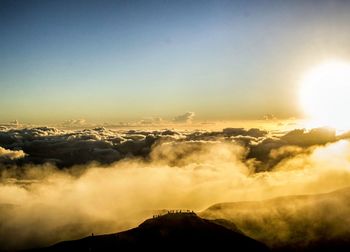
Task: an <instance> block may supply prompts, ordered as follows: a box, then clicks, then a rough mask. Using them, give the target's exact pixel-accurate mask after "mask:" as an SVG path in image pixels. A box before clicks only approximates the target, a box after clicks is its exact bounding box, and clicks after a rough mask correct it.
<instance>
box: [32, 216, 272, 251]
mask: <svg viewBox="0 0 350 252" xmlns="http://www.w3.org/2000/svg"><path fill="white" fill-rule="evenodd" d="M141 249H142V250H143V251H189V250H194V251H199V250H207V249H213V251H216V250H217V249H225V250H227V251H261V252H263V251H268V248H267V247H266V246H265V245H264V244H262V243H260V242H258V241H256V240H253V239H251V238H249V237H247V236H246V235H244V234H243V233H242V232H240V231H239V230H238V229H237V227H236V226H235V225H234V224H232V223H229V222H228V221H225V220H216V221H209V220H206V219H202V218H200V217H198V216H197V215H196V214H195V213H192V212H185V213H167V214H165V215H162V216H158V217H155V218H152V219H148V220H146V221H145V222H143V223H142V224H141V225H139V226H138V227H136V228H133V229H130V230H128V231H124V232H120V233H116V234H108V235H98V236H90V237H86V238H83V239H80V240H73V241H64V242H60V243H58V244H55V245H53V246H51V247H48V248H42V249H38V250H33V251H112V250H113V251H130V250H141ZM214 249H215V250H214Z"/></svg>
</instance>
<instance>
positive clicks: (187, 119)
mask: <svg viewBox="0 0 350 252" xmlns="http://www.w3.org/2000/svg"><path fill="white" fill-rule="evenodd" d="M195 115H196V114H195V113H194V112H186V113H185V114H182V115H178V116H175V117H174V119H173V122H175V123H191V122H192V120H193V118H194V117H195Z"/></svg>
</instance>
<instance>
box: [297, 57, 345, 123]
mask: <svg viewBox="0 0 350 252" xmlns="http://www.w3.org/2000/svg"><path fill="white" fill-rule="evenodd" d="M300 101H301V105H302V107H303V109H304V111H305V113H306V115H307V116H309V117H310V119H311V120H312V121H313V123H314V124H318V125H320V124H322V125H327V126H331V127H335V128H337V129H348V128H350V120H349V118H348V111H349V109H350V64H349V63H345V62H340V61H332V62H328V63H325V64H322V65H319V66H317V67H315V68H314V69H311V71H310V72H308V73H307V74H306V76H305V77H304V78H303V80H302V82H301V87H300Z"/></svg>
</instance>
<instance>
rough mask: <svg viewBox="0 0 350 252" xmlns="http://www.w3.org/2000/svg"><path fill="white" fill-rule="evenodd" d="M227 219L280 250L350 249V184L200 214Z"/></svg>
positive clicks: (219, 207)
mask: <svg viewBox="0 0 350 252" xmlns="http://www.w3.org/2000/svg"><path fill="white" fill-rule="evenodd" d="M199 215H200V216H201V217H203V218H207V219H217V218H220V219H226V220H229V221H230V222H233V223H235V224H236V225H237V227H238V228H239V229H240V230H242V231H243V232H244V233H245V234H246V235H248V236H249V237H252V238H253V239H256V240H259V241H261V242H263V243H264V244H266V245H267V246H269V247H270V249H272V250H277V251H350V187H347V188H343V189H340V190H336V191H333V192H330V193H324V194H315V195H299V196H285V197H278V198H274V199H270V200H264V201H249V202H233V203H220V204H215V205H213V206H211V207H209V208H208V209H207V210H205V211H203V212H201V213H200V214H199Z"/></svg>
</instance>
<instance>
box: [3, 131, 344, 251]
mask: <svg viewBox="0 0 350 252" xmlns="http://www.w3.org/2000/svg"><path fill="white" fill-rule="evenodd" d="M345 136H346V134H345V135H343V136H341V137H337V136H336V135H335V132H334V131H332V130H329V129H314V130H311V131H305V130H294V131H291V132H287V133H282V132H277V133H275V134H272V133H271V132H267V131H265V130H261V129H248V130H247V129H242V128H227V129H224V130H222V131H176V130H159V131H145V130H128V131H114V130H111V129H105V128H95V129H86V130H74V131H67V130H58V129H55V128H48V127H41V128H28V129H11V128H3V129H2V130H1V131H0V145H1V146H2V149H1V150H3V152H4V153H5V152H6V153H10V154H4V155H9V156H8V157H7V158H6V161H1V162H0V165H1V180H0V212H1V215H0V222H1V223H2V224H1V226H0V244H3V245H2V246H3V248H8V249H14V248H27V247H32V246H39V245H40V246H42V245H48V244H50V243H53V242H57V241H59V240H62V239H73V238H78V237H81V236H84V235H89V234H91V233H92V232H94V233H107V232H116V231H120V230H123V229H126V228H130V227H132V226H134V225H136V224H137V223H139V222H141V221H142V220H143V219H144V218H146V217H148V216H150V215H151V214H152V213H153V212H154V211H156V210H160V209H164V208H168V209H172V208H185V209H194V210H202V209H204V208H206V207H208V206H210V205H212V204H215V203H218V202H228V201H242V200H257V199H266V198H271V197H275V196H282V195H290V194H304V193H319V192H324V191H329V190H333V189H337V188H340V187H344V186H347V185H350V161H349V160H350V156H349V154H348V153H350V143H349V141H348V140H344V139H340V138H344V137H345ZM9 157H11V158H9Z"/></svg>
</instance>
